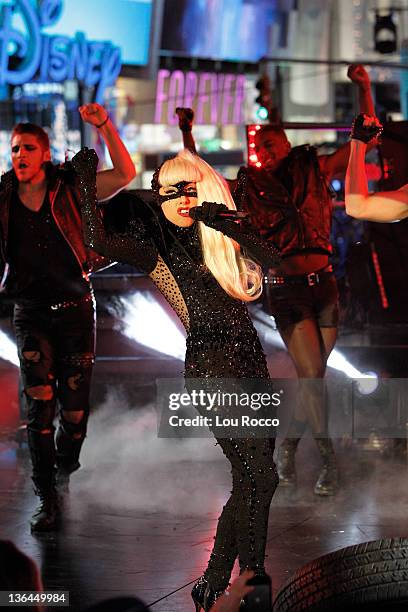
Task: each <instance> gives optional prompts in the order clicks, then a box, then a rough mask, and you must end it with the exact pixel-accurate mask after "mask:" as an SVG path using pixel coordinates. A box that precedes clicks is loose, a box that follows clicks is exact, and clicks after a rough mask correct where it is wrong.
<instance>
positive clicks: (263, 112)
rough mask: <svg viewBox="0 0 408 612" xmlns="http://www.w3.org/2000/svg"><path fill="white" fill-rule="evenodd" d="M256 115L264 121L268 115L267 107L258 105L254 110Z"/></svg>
mask: <svg viewBox="0 0 408 612" xmlns="http://www.w3.org/2000/svg"><path fill="white" fill-rule="evenodd" d="M256 116H257V117H258V119H261V120H262V121H264V120H265V119H267V118H268V116H269V113H268V109H267V108H265V107H264V106H260V107H259V108H258V109H257V111H256Z"/></svg>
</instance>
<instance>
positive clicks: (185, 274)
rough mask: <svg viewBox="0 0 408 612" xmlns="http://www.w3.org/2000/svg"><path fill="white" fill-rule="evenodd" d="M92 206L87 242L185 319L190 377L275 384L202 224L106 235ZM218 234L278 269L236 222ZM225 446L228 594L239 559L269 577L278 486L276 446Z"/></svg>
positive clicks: (221, 570) (136, 227)
mask: <svg viewBox="0 0 408 612" xmlns="http://www.w3.org/2000/svg"><path fill="white" fill-rule="evenodd" d="M88 195H89V194H88ZM84 201H85V205H84V207H83V209H82V216H83V226H84V235H85V242H86V243H87V244H89V245H91V246H92V247H93V248H94V249H95V250H96V251H98V252H100V253H101V254H104V255H108V256H109V257H110V258H111V259H115V260H119V261H122V262H125V263H129V264H132V265H134V266H136V267H138V268H139V269H143V270H145V271H146V272H147V273H148V274H149V276H150V278H151V279H152V280H153V282H154V283H155V284H156V286H157V287H158V289H159V290H160V291H161V293H162V294H163V295H164V296H165V297H166V299H167V301H168V302H169V304H170V305H171V306H172V307H173V308H174V310H175V311H176V312H177V314H178V315H179V317H180V319H181V321H182V322H183V324H184V326H185V328H186V330H187V334H188V335H187V352H186V360H185V374H186V377H188V378H207V377H230V378H242V377H246V378H268V370H267V365H266V360H265V355H264V353H263V350H262V347H261V344H260V342H259V339H258V336H257V333H256V331H255V329H254V327H253V324H252V322H251V319H250V317H249V315H248V311H247V308H246V306H245V305H244V304H243V303H242V302H240V301H239V300H237V299H234V298H232V297H230V296H229V295H228V294H227V293H226V292H225V291H224V290H223V289H222V287H221V286H220V285H219V284H218V282H217V281H216V279H215V278H214V276H213V275H212V274H211V272H210V271H209V270H208V269H207V268H206V266H205V265H204V264H203V260H202V253H201V245H200V242H199V237H198V233H197V223H195V224H194V225H193V226H192V227H190V228H179V227H177V226H175V225H173V224H172V223H170V222H168V221H167V220H165V218H164V216H163V215H162V213H158V214H157V215H153V216H152V218H151V220H150V222H148V223H146V221H145V220H143V221H142V220H141V219H140V220H136V221H133V222H131V223H130V225H129V231H128V232H127V233H126V234H106V232H105V229H104V227H103V223H102V220H101V218H100V216H99V214H98V211H97V209H96V205H95V201H94V198H93V197H87V198H84ZM216 225H217V227H215V226H216ZM221 226H222V227H221ZM212 227H214V228H216V229H219V230H221V231H223V233H225V234H227V235H229V236H231V237H232V238H233V239H234V240H236V241H237V242H239V243H241V245H242V246H244V247H246V248H248V251H249V255H253V257H255V258H257V259H261V258H264V259H266V260H267V263H268V265H270V261H271V260H274V262H275V261H276V258H277V252H276V249H274V247H272V246H271V245H270V243H269V245H268V244H267V243H264V242H263V241H262V240H260V239H259V238H258V237H257V236H256V235H254V234H252V233H251V232H244V231H242V230H241V229H240V228H239V227H237V225H236V224H235V223H234V222H233V221H225V220H222V221H217V222H215V221H214V224H213V225H212ZM264 249H265V250H264ZM218 442H219V444H220V446H221V447H222V449H223V451H224V454H225V455H226V456H227V458H228V459H229V460H230V462H231V465H232V476H233V489H232V494H231V496H230V498H229V500H228V502H227V503H226V505H225V506H224V508H223V511H222V514H221V516H220V519H219V523H218V528H217V533H216V537H215V543H214V548H213V551H212V554H211V558H210V561H209V564H208V568H207V570H206V572H205V577H206V579H207V580H208V581H209V582H210V583H211V585H212V587H213V588H215V589H216V590H223V589H225V588H226V586H227V584H228V581H229V578H230V574H231V571H232V568H233V565H234V561H235V559H236V557H237V556H238V557H239V562H240V567H241V569H244V568H246V567H249V568H251V569H254V570H255V571H256V572H258V573H262V572H263V571H264V555H265V543H266V533H267V523H268V515H269V506H270V502H271V499H272V495H273V493H274V491H275V489H276V486H277V483H278V479H277V475H276V470H275V465H274V462H273V449H274V441H273V440H271V439H255V438H253V439H231V438H224V439H219V440H218Z"/></svg>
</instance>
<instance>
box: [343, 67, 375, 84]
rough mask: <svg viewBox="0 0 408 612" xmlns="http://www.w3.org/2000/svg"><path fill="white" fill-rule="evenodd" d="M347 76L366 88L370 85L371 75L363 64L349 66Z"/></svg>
mask: <svg viewBox="0 0 408 612" xmlns="http://www.w3.org/2000/svg"><path fill="white" fill-rule="evenodd" d="M347 76H348V78H349V79H350V80H351V81H353V83H356V85H359V86H361V87H364V88H368V87H370V77H369V76H368V72H367V70H366V69H365V68H364V66H363V65H362V64H351V66H349V67H348V70H347Z"/></svg>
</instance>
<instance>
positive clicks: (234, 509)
mask: <svg viewBox="0 0 408 612" xmlns="http://www.w3.org/2000/svg"><path fill="white" fill-rule="evenodd" d="M217 441H218V444H219V445H220V446H221V448H222V450H223V452H224V454H225V456H226V457H227V459H229V461H230V462H231V466H232V471H231V473H232V492H231V497H230V498H229V500H228V501H227V503H226V504H225V506H224V508H223V510H222V513H221V516H220V518H219V519H218V526H217V532H216V535H215V542H214V548H213V551H212V553H211V557H210V560H209V562H208V567H207V570H206V572H205V578H206V579H207V580H208V581H209V583H210V584H211V586H212V588H213V589H215V590H216V591H218V590H224V589H225V588H226V587H227V585H228V582H229V579H230V576H231V572H232V568H233V566H234V562H235V559H236V558H237V556H238V559H239V565H240V569H241V571H243V570H244V569H245V568H249V569H252V570H254V571H255V572H256V573H258V574H259V573H263V572H264V571H265V568H264V559H265V545H266V535H267V530H268V517H269V506H270V504H271V500H272V496H273V494H274V492H275V489H276V487H277V485H278V482H279V479H278V475H277V473H276V469H275V464H274V462H273V451H274V446H275V440H274V439H270V438H263V439H258V438H252V439H231V438H219V439H217Z"/></svg>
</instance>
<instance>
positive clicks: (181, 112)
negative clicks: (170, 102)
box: [176, 106, 194, 132]
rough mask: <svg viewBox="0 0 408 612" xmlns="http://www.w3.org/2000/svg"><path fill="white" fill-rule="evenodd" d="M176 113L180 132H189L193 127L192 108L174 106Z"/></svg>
mask: <svg viewBox="0 0 408 612" xmlns="http://www.w3.org/2000/svg"><path fill="white" fill-rule="evenodd" d="M176 115H178V118H179V128H180V130H181V131H182V132H191V130H192V129H193V119H194V111H193V109H192V108H182V107H181V106H178V107H177V108H176Z"/></svg>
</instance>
